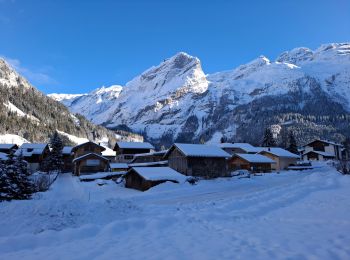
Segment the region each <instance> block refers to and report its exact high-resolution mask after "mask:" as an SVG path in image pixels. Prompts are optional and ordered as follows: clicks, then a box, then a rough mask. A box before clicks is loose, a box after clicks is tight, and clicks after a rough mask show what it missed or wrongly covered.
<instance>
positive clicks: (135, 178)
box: [125, 167, 186, 191]
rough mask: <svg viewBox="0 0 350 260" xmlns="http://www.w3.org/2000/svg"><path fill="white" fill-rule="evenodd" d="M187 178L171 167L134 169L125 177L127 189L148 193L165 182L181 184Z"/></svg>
mask: <svg viewBox="0 0 350 260" xmlns="http://www.w3.org/2000/svg"><path fill="white" fill-rule="evenodd" d="M185 180H186V177H185V176H184V175H182V174H180V173H178V172H177V171H175V170H173V169H171V168H169V167H134V168H131V169H130V170H129V171H128V172H127V174H126V175H125V187H126V188H132V189H137V190H140V191H146V190H148V189H150V188H152V187H154V186H156V185H159V184H161V183H164V182H167V181H169V182H174V183H180V182H184V181H185Z"/></svg>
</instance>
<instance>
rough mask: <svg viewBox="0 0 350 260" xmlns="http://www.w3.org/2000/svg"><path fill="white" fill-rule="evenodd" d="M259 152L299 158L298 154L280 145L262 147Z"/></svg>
mask: <svg viewBox="0 0 350 260" xmlns="http://www.w3.org/2000/svg"><path fill="white" fill-rule="evenodd" d="M261 152H267V153H270V154H273V155H276V156H278V157H288V158H299V157H300V156H299V155H297V154H294V153H291V152H289V151H287V150H285V149H283V148H280V147H263V150H262V151H261Z"/></svg>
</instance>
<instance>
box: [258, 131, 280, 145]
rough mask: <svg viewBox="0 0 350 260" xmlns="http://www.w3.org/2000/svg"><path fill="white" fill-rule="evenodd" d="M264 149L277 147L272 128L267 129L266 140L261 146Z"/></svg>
mask: <svg viewBox="0 0 350 260" xmlns="http://www.w3.org/2000/svg"><path fill="white" fill-rule="evenodd" d="M261 146H262V147H274V146H276V142H275V139H274V138H273V135H272V132H271V129H270V128H266V129H265V134H264V139H263V142H262V144H261Z"/></svg>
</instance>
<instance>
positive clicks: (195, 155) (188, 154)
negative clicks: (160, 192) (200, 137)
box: [164, 143, 231, 178]
mask: <svg viewBox="0 0 350 260" xmlns="http://www.w3.org/2000/svg"><path fill="white" fill-rule="evenodd" d="M230 157H231V155H230V154H228V153H227V152H225V151H224V150H222V149H221V148H219V147H217V146H211V145H203V144H180V143H176V144H174V145H173V146H172V147H171V148H170V149H169V150H168V152H167V153H166V154H165V156H164V159H166V160H168V164H169V166H170V167H171V168H173V169H174V170H176V171H178V172H180V173H182V174H184V175H189V176H201V177H205V178H216V177H223V176H228V169H227V159H228V158H230Z"/></svg>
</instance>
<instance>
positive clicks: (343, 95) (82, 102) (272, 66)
mask: <svg viewBox="0 0 350 260" xmlns="http://www.w3.org/2000/svg"><path fill="white" fill-rule="evenodd" d="M101 91H102V94H98V92H99V90H95V91H93V92H92V93H89V94H87V95H84V96H82V97H77V98H76V97H74V98H72V99H68V100H66V101H64V103H65V104H66V105H68V107H70V109H71V110H72V111H82V113H83V114H84V115H85V116H86V117H88V118H89V119H91V120H92V121H93V122H94V123H97V124H103V125H105V126H108V127H113V128H114V127H118V126H121V125H126V126H128V127H130V128H131V129H132V130H134V131H137V132H141V133H143V134H144V135H145V136H146V137H147V138H148V139H153V140H154V141H155V142H157V141H159V140H162V139H167V140H168V141H169V143H171V141H174V140H177V141H198V140H199V139H201V138H204V139H205V140H206V141H209V140H210V139H212V140H213V139H215V140H216V141H217V140H219V139H220V137H222V136H225V137H226V138H233V137H234V136H235V135H236V132H237V131H236V130H237V128H240V127H241V126H242V121H241V120H242V118H245V119H244V120H248V119H246V118H247V114H241V111H242V109H244V110H246V107H242V106H245V105H248V104H252V103H253V104H254V103H259V102H260V103H263V101H262V100H264V99H266V97H272V98H274V100H272V101H271V102H274V103H276V106H277V108H276V107H275V108H272V107H271V108H267V109H280V110H281V111H283V113H288V112H290V113H291V112H293V113H296V112H298V113H301V114H307V113H309V114H310V113H311V115H313V116H319V114H315V112H314V111H311V112H310V111H309V110H310V109H309V106H312V105H313V104H314V102H315V100H322V102H327V105H326V106H325V108H326V107H327V106H329V107H334V104H333V103H332V102H335V103H338V104H340V106H341V107H342V108H343V110H344V111H340V109H338V108H337V109H338V110H337V111H332V113H333V114H342V113H348V112H349V111H350V44H349V43H344V44H341V43H339V44H335V43H334V44H326V45H322V46H321V47H320V48H318V49H316V50H315V51H313V50H310V49H308V48H296V49H293V50H291V51H288V52H284V53H282V54H281V55H280V56H279V57H278V58H277V59H276V61H270V60H269V59H268V58H266V57H264V56H260V57H258V58H257V59H255V60H253V61H251V62H249V63H247V64H245V65H241V66H239V67H238V68H236V69H233V70H230V71H224V72H218V73H214V74H210V75H205V73H204V72H203V70H202V68H201V64H200V61H199V59H198V58H195V57H192V56H190V55H188V54H186V53H178V54H176V55H175V56H174V57H172V58H170V59H167V60H165V61H164V62H162V63H161V64H159V65H158V66H155V67H152V68H150V69H149V70H147V71H145V72H144V73H142V74H141V75H140V76H138V77H136V78H134V79H133V80H132V81H130V82H129V83H127V84H126V86H125V87H123V88H121V89H120V91H119V92H118V95H114V96H113V93H114V91H115V90H113V89H112V90H107V89H103V88H102V89H101ZM106 91H107V92H110V93H111V95H112V96H113V98H112V99H107V100H105V98H104V96H105V95H106V93H105V92H106ZM290 93H292V94H293V97H292V99H290V100H287V102H285V101H282V100H283V99H288V96H291V95H290ZM53 97H54V96H53ZM280 97H282V98H280ZM98 100H101V102H97V101H98ZM279 102H280V103H279ZM70 103H71V105H70ZM260 106H261V104H260ZM291 107H292V108H293V109H294V110H293V109H291ZM262 108H263V109H264V108H265V107H264V105H263V104H262ZM304 108H305V109H304ZM298 109H299V110H302V111H297V110H298ZM303 109H304V110H303ZM288 110H289V111H288ZM254 113H256V112H254ZM236 114H241V115H240V116H239V117H237V116H234V115H236ZM276 114H278V112H276ZM248 117H249V115H248ZM274 123H281V122H274ZM282 123H283V122H282ZM317 124H318V123H317ZM264 127H265V126H264V125H262V126H261V128H264ZM315 131H316V133H317V131H318V130H317V129H316V130H315ZM241 132H242V131H241ZM243 132H244V131H243ZM338 132H339V130H338ZM316 133H313V134H316ZM256 134H257V133H256ZM334 134H335V133H334ZM241 139H244V137H242V138H241ZM250 141H253V140H250Z"/></svg>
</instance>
